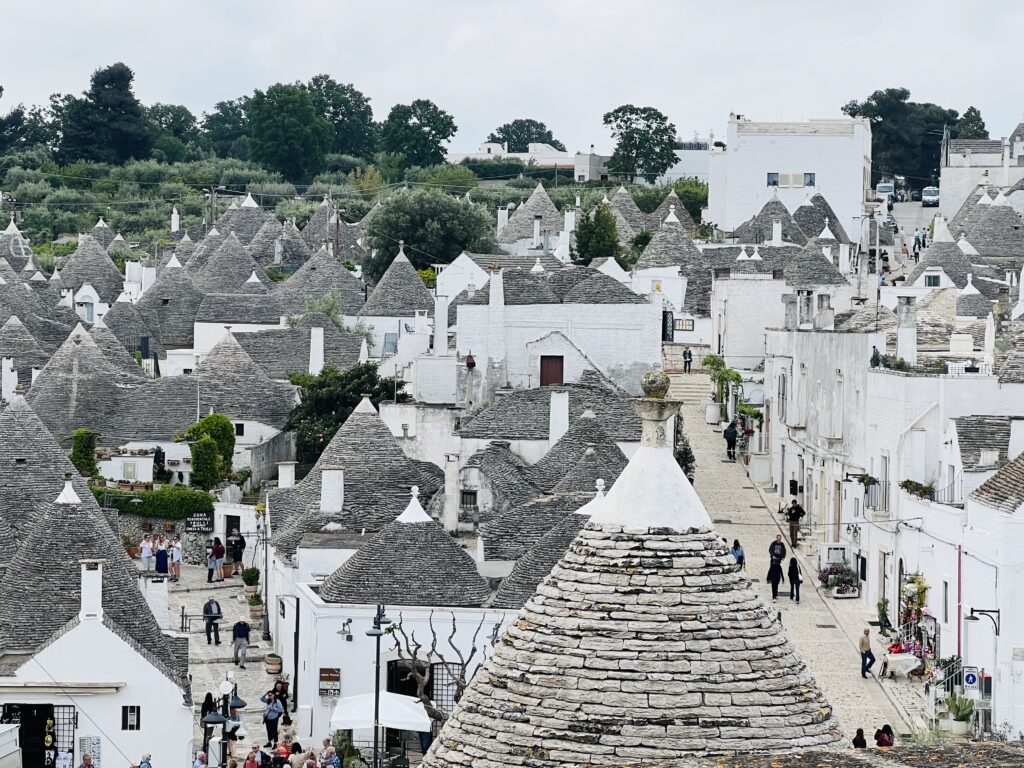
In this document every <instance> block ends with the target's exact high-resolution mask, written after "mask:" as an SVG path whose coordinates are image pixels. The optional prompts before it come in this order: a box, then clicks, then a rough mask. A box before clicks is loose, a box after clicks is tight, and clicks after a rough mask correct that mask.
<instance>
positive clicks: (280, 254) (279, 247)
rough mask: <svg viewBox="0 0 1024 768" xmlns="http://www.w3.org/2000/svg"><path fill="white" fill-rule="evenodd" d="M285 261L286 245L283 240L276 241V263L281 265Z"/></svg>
mask: <svg viewBox="0 0 1024 768" xmlns="http://www.w3.org/2000/svg"><path fill="white" fill-rule="evenodd" d="M283 260H284V243H282V242H281V238H277V240H275V241H274V263H275V264H280V263H281V262H282V261H283Z"/></svg>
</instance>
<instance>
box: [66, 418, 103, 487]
mask: <svg viewBox="0 0 1024 768" xmlns="http://www.w3.org/2000/svg"><path fill="white" fill-rule="evenodd" d="M71 463H72V464H74V465H75V469H77V470H78V472H79V474H81V475H84V476H85V477H92V476H93V475H95V474H96V473H97V472H98V471H99V470H98V469H97V467H96V433H94V432H90V431H89V430H88V429H76V430H75V431H74V432H72V433H71Z"/></svg>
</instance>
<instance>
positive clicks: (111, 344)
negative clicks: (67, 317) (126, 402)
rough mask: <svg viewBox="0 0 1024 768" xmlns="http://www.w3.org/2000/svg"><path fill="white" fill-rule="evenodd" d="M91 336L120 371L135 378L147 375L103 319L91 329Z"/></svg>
mask: <svg viewBox="0 0 1024 768" xmlns="http://www.w3.org/2000/svg"><path fill="white" fill-rule="evenodd" d="M89 336H91V337H92V340H93V341H94V342H96V346H97V347H98V348H99V350H100V352H101V353H102V354H103V356H104V357H105V358H107V360H108V361H109V362H110V364H111V365H113V366H114V368H116V369H117V370H118V371H120V372H121V373H124V374H126V375H128V376H131V377H133V378H139V379H141V378H143V377H144V376H145V374H144V372H143V370H142V368H140V367H139V364H138V363H137V362H136V360H135V358H134V357H133V356H132V355H130V354H129V353H128V350H127V349H125V348H124V345H123V344H121V342H120V340H118V338H117V336H115V335H114V334H113V333H112V332H111V330H110V329H109V328H107V326H106V325H104V324H103V322H102V321H100V322H98V323H96V324H95V325H94V326H93V327H92V328H90V329H89Z"/></svg>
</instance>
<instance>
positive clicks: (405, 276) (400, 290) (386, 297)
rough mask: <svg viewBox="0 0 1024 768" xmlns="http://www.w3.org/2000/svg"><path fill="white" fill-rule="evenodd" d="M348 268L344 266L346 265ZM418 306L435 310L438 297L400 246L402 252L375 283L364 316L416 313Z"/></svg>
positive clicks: (431, 311) (411, 315)
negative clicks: (432, 292) (431, 291)
mask: <svg viewBox="0 0 1024 768" xmlns="http://www.w3.org/2000/svg"><path fill="white" fill-rule="evenodd" d="M343 269H344V267H343ZM417 310H426V311H428V312H430V313H433V311H434V297H433V295H431V293H430V289H429V288H427V286H426V285H425V284H424V283H423V280H422V279H421V278H420V276H419V275H418V274H417V273H416V268H415V267H413V265H412V262H410V261H409V259H408V257H407V256H406V255H405V251H404V250H403V249H402V247H401V246H399V249H398V255H397V256H395V259H394V261H392V262H391V265H390V266H389V267H388V268H387V271H385V272H384V274H383V275H382V276H381V278H380V282H378V283H377V285H375V286H374V288H373V292H372V293H371V294H370V296H369V298H367V300H366V303H365V304H364V305H363V307H362V309H360V310H359V315H360V316H361V317H413V316H414V315H415V314H416V312H417Z"/></svg>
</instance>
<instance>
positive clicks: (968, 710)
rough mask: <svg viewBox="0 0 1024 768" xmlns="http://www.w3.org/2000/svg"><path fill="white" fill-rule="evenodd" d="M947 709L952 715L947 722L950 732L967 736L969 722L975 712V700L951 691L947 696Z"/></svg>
mask: <svg viewBox="0 0 1024 768" xmlns="http://www.w3.org/2000/svg"><path fill="white" fill-rule="evenodd" d="M946 710H947V712H948V713H949V717H950V719H949V720H947V721H946V724H945V725H946V726H947V728H948V730H949V732H950V733H951V734H953V735H954V736H966V735H967V730H968V723H969V722H970V720H971V715H972V714H973V713H974V701H973V700H971V699H968V698H967V697H966V696H958V695H957V694H955V693H951V694H950V695H949V696H947V697H946Z"/></svg>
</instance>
